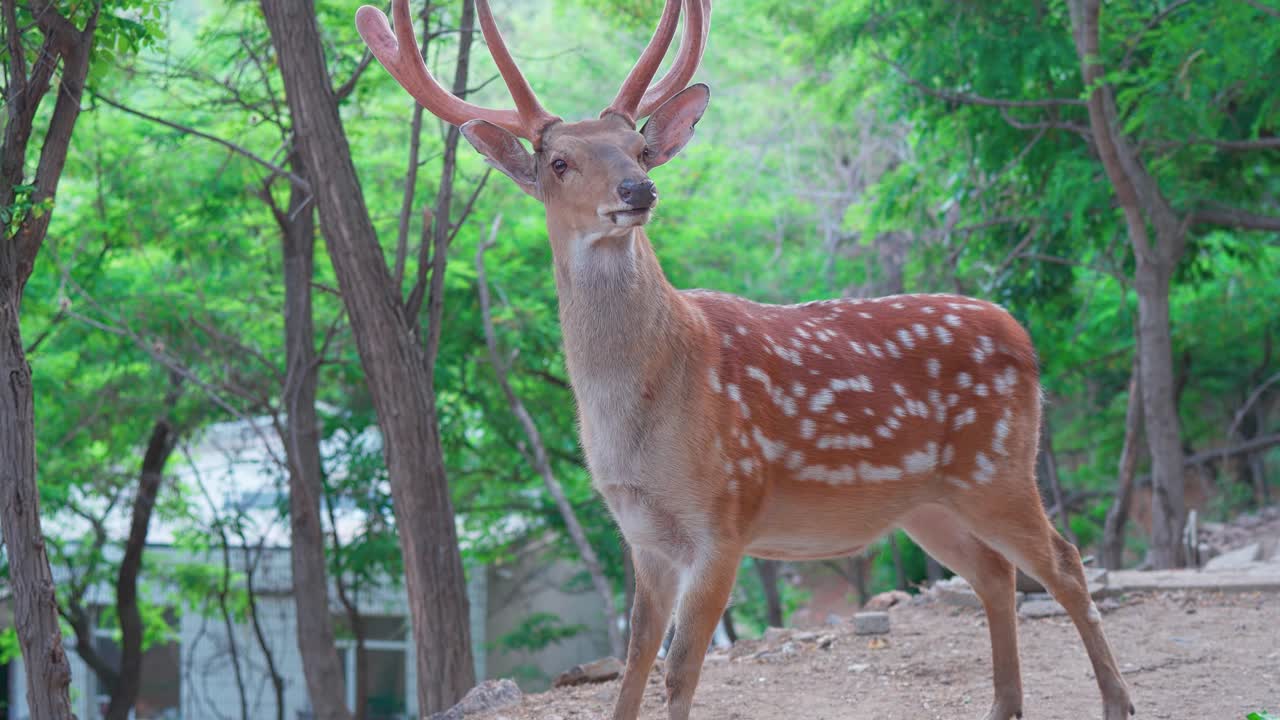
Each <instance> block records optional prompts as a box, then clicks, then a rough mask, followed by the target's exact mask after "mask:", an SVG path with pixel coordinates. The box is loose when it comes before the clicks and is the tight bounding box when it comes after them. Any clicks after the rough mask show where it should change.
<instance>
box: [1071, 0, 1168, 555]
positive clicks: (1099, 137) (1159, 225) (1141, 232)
mask: <svg viewBox="0 0 1280 720" xmlns="http://www.w3.org/2000/svg"><path fill="white" fill-rule="evenodd" d="M1067 6H1068V11H1069V13H1070V16H1071V25H1072V29H1073V32H1074V33H1075V44H1076V52H1077V55H1078V56H1079V58H1080V71H1081V77H1082V79H1083V80H1084V84H1085V86H1086V87H1090V88H1092V90H1091V92H1090V93H1089V97H1088V100H1087V103H1086V104H1087V107H1088V110H1089V127H1090V130H1091V134H1092V136H1093V140H1094V145H1095V147H1096V148H1097V152H1098V156H1099V159H1100V160H1101V161H1102V166H1103V169H1104V170H1105V171H1106V173H1107V177H1108V179H1110V181H1111V185H1112V188H1113V189H1114V190H1115V193H1116V200H1117V201H1118V203H1119V205H1120V207H1121V209H1122V210H1123V211H1124V217H1125V224H1126V226H1127V229H1128V233H1129V241H1130V243H1131V244H1132V245H1133V254H1134V258H1135V259H1136V268H1135V271H1134V289H1135V290H1136V291H1137V293H1138V353H1139V355H1140V356H1141V369H1142V372H1141V377H1142V406H1143V408H1142V409H1143V417H1144V421H1145V422H1144V424H1145V426H1146V435H1147V446H1148V448H1149V449H1150V451H1151V486H1152V508H1151V509H1152V513H1151V516H1152V517H1151V548H1150V558H1151V561H1152V564H1153V565H1154V567H1155V568H1157V569H1163V568H1171V567H1178V566H1181V565H1182V564H1183V563H1184V562H1185V558H1184V553H1183V549H1182V526H1183V523H1184V522H1185V517H1184V516H1185V514H1186V508H1185V503H1184V500H1183V475H1182V464H1183V457H1182V448H1181V444H1180V437H1181V428H1180V426H1179V422H1178V414H1177V402H1176V401H1175V400H1174V380H1173V343H1172V340H1171V338H1170V328H1169V284H1170V279H1171V278H1172V276H1173V271H1174V268H1175V267H1176V266H1177V264H1178V260H1179V259H1180V258H1181V257H1182V253H1183V251H1184V249H1185V246H1186V223H1184V222H1183V221H1182V220H1181V219H1179V218H1178V216H1177V215H1176V214H1175V213H1174V212H1173V209H1172V208H1171V207H1170V206H1169V203H1168V201H1167V200H1166V199H1165V197H1164V195H1163V194H1161V191H1160V188H1159V186H1158V185H1157V183H1156V180H1155V178H1154V177H1152V175H1151V174H1150V173H1149V172H1148V171H1147V170H1146V168H1145V167H1144V166H1143V164H1142V160H1141V158H1140V157H1139V156H1138V153H1137V150H1136V149H1135V148H1134V147H1133V146H1132V145H1131V143H1130V142H1129V140H1128V138H1127V137H1126V136H1125V135H1124V133H1123V131H1122V130H1121V126H1120V122H1119V119H1118V117H1117V112H1116V102H1115V95H1114V91H1113V90H1112V88H1111V86H1110V85H1108V84H1107V83H1106V81H1105V76H1106V69H1105V68H1104V67H1103V65H1102V59H1101V58H1102V54H1101V48H1100V40H1099V37H1100V32H1099V24H1100V17H1101V0H1069V2H1068V3H1067ZM1148 222H1150V224H1151V227H1152V228H1153V229H1154V230H1155V237H1154V239H1153V238H1152V237H1151V236H1150V234H1149V233H1148V229H1147V223H1148ZM1153 240H1154V242H1153Z"/></svg>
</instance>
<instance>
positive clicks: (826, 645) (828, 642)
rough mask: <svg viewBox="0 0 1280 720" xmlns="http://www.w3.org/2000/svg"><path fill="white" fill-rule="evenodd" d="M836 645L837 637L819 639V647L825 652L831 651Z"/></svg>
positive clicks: (828, 636) (825, 636) (824, 636)
mask: <svg viewBox="0 0 1280 720" xmlns="http://www.w3.org/2000/svg"><path fill="white" fill-rule="evenodd" d="M835 643H836V636H835V635H823V636H822V637H820V638H818V647H819V648H821V649H823V650H830V649H831V646H832V645H834V644H835Z"/></svg>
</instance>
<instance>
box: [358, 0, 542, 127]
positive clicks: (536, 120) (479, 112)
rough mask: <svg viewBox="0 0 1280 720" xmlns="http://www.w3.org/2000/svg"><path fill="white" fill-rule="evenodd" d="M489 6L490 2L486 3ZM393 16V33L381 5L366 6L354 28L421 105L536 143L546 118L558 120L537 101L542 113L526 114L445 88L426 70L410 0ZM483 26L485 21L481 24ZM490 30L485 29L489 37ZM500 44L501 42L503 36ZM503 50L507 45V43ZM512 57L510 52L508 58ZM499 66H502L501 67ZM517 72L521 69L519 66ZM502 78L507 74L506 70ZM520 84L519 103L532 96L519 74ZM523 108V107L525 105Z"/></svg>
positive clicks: (399, 3)
mask: <svg viewBox="0 0 1280 720" xmlns="http://www.w3.org/2000/svg"><path fill="white" fill-rule="evenodd" d="M486 9H487V6H486ZM391 14H392V17H393V18H394V19H395V32H394V33H393V32H392V27H391V25H390V23H388V21H387V16H386V15H384V14H383V13H382V11H381V10H379V9H378V8H375V7H372V6H370V5H365V6H364V7H361V8H360V9H359V10H358V11H356V28H357V29H358V30H359V32H360V37H362V38H364V41H365V44H366V45H368V46H369V50H370V51H371V52H372V53H373V55H374V57H376V58H378V61H379V62H381V63H382V66H383V67H385V68H386V69H387V72H389V73H391V76H392V77H394V78H395V79H396V81H397V82H399V83H400V85H401V87H403V88H404V89H405V90H407V91H408V92H409V94H410V95H412V96H413V98H414V99H415V100H417V101H418V103H419V104H420V105H422V107H424V108H426V109H427V110H428V111H430V112H431V113H432V114H433V115H435V116H436V117H439V118H440V119H441V120H444V121H445V122H447V123H449V124H451V125H462V124H463V123H465V122H467V121H469V120H485V121H487V122H491V123H493V124H494V125H497V126H498V127H500V128H503V129H504V130H507V131H509V132H512V133H515V134H516V135H519V136H521V137H524V138H527V139H529V140H532V141H534V142H537V140H538V134H539V132H540V131H541V129H542V127H544V126H545V124H546V121H547V120H548V119H554V117H553V116H550V115H549V114H548V113H547V112H546V111H545V110H543V109H542V108H541V106H539V105H538V104H537V100H536V99H533V106H534V107H535V108H536V109H537V110H538V111H539V112H540V114H538V115H536V116H534V115H528V116H526V115H525V114H524V113H522V112H521V111H520V110H495V109H492V108H486V107H481V106H479V105H473V104H472V103H469V102H467V101H465V100H462V99H460V98H458V97H457V96H455V95H454V94H453V93H451V92H449V91H448V90H446V89H445V88H444V87H443V86H442V85H440V83H439V81H437V80H436V79H435V78H434V77H432V75H431V71H429V70H427V65H426V63H425V62H423V60H422V51H421V49H419V47H418V39H417V37H415V35H414V31H413V18H412V17H410V15H409V0H392V3H391ZM481 24H482V25H483V24H484V23H483V21H482V23H481ZM487 35H488V33H487V32H486V36H487ZM499 43H501V41H500V40H499ZM503 52H504V53H505V46H504V47H503ZM506 59H507V61H508V62H509V61H510V55H509V54H508V55H507V56H506ZM499 68H500V69H501V64H500V65H499ZM516 72H517V75H518V73H519V71H518V70H517V71H516ZM503 78H504V79H507V74H506V72H505V71H504V72H503ZM520 81H521V85H522V87H521V88H520V90H519V92H517V90H516V89H513V90H512V95H513V97H516V99H517V104H518V106H519V104H520V103H522V102H525V100H524V99H522V98H521V95H522V94H523V95H525V96H526V97H528V98H532V96H533V93H532V91H530V90H529V86H528V83H526V82H524V81H523V78H520ZM523 107H524V106H521V109H523Z"/></svg>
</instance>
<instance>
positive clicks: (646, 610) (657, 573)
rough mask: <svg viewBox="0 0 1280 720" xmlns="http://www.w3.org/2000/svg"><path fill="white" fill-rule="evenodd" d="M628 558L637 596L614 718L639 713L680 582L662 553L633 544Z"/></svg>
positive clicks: (630, 719) (630, 717)
mask: <svg viewBox="0 0 1280 720" xmlns="http://www.w3.org/2000/svg"><path fill="white" fill-rule="evenodd" d="M631 558H632V561H633V563H634V565H635V576H636V597H635V602H634V603H633V604H632V606H631V641H630V643H629V644H628V646H627V668H626V670H625V671H624V672H623V674H622V689H621V690H620V691H619V692H618V702H617V704H616V705H614V708H613V718H614V720H635V718H636V716H637V715H639V714H640V704H641V702H642V701H643V700H644V689H645V685H646V684H647V683H648V680H649V670H650V669H651V668H652V667H653V661H654V659H655V658H656V657H657V656H658V647H659V646H661V645H662V639H663V637H664V636H665V635H666V634H667V622H668V621H669V620H670V619H671V606H672V605H673V603H674V600H675V595H676V585H677V583H678V581H679V577H678V575H677V572H676V569H675V568H674V567H672V565H671V563H670V561H668V560H667V559H666V558H665V557H663V556H662V555H659V554H657V553H654V552H651V551H647V550H645V549H643V548H638V547H635V546H632V547H631Z"/></svg>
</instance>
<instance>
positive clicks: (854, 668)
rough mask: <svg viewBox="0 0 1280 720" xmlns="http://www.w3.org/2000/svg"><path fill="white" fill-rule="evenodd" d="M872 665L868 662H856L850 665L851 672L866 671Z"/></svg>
mask: <svg viewBox="0 0 1280 720" xmlns="http://www.w3.org/2000/svg"><path fill="white" fill-rule="evenodd" d="M870 667H871V665H869V664H868V663H854V664H852V665H850V666H849V672H851V673H864V672H866V671H867V670H868V669H869V668H870Z"/></svg>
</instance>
